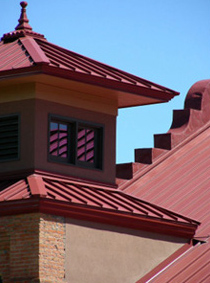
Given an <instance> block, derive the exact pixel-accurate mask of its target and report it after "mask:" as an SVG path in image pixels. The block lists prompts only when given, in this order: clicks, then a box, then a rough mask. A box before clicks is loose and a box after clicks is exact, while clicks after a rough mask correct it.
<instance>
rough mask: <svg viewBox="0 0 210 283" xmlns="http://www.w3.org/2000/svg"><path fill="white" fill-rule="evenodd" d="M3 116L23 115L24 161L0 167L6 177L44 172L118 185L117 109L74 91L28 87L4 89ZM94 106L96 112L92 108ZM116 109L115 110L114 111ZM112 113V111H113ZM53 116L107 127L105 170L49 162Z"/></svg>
mask: <svg viewBox="0 0 210 283" xmlns="http://www.w3.org/2000/svg"><path fill="white" fill-rule="evenodd" d="M0 93H1V96H0V103H1V107H0V115H8V114H14V113H16V114H20V118H21V121H20V159H19V160H15V161H11V160H10V161H5V162H1V163H0V178H4V177H5V173H8V175H9V174H12V175H14V172H15V174H20V172H23V171H26V170H28V171H30V172H32V171H33V170H35V169H36V170H44V171H47V172H51V173H55V174H63V175H67V176H70V177H79V178H82V179H87V180H94V181H99V182H105V183H108V184H115V177H116V174H115V163H116V160H115V159H116V115H117V106H116V105H115V104H114V105H112V104H113V103H111V102H110V103H111V104H108V101H107V100H108V99H107V98H106V101H104V99H105V98H104V94H103V95H102V96H99V97H95V96H93V95H90V94H89V93H88V94H85V93H78V92H76V91H73V90H64V89H62V88H57V87H52V86H47V85H42V84H35V83H27V84H20V85H11V86H7V87H4V88H0ZM85 105H86V108H85ZM91 105H92V108H91ZM111 105H112V107H111ZM110 109H112V111H110ZM49 114H54V115H59V116H63V117H69V118H74V119H78V120H83V121H87V122H90V123H98V124H101V125H102V126H103V127H104V139H103V140H104V142H103V148H104V150H103V166H102V169H93V168H91V169H90V168H82V167H78V166H75V165H72V164H71V165H70V164H64V163H56V162H49V161H48V119H49Z"/></svg>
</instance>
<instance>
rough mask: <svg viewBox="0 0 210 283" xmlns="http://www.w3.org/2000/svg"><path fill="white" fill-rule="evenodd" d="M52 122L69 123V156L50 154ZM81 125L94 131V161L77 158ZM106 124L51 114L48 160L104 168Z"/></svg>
mask: <svg viewBox="0 0 210 283" xmlns="http://www.w3.org/2000/svg"><path fill="white" fill-rule="evenodd" d="M51 123H58V124H62V123H63V124H66V125H67V156H66V157H60V156H53V155H52V154H50V146H51V141H50V127H51ZM79 127H82V128H87V129H91V130H93V131H94V148H93V150H94V154H93V156H94V157H93V162H88V161H81V160H78V158H77V152H78V144H77V143H78V129H79ZM103 136H104V125H102V124H98V123H92V122H87V121H83V120H78V119H74V118H68V117H62V116H58V115H52V114H50V115H49V122H48V160H49V161H51V162H57V163H63V164H69V165H73V166H78V167H84V168H92V169H100V170H102V169H103V144H104V140H103Z"/></svg>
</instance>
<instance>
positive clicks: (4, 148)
mask: <svg viewBox="0 0 210 283" xmlns="http://www.w3.org/2000/svg"><path fill="white" fill-rule="evenodd" d="M18 157H19V115H8V116H0V161H7V160H15V159H18Z"/></svg>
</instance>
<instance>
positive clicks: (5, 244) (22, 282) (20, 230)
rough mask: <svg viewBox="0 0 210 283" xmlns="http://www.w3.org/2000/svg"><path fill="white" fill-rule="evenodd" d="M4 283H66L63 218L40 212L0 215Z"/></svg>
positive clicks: (0, 262) (1, 261) (0, 256)
mask: <svg viewBox="0 0 210 283" xmlns="http://www.w3.org/2000/svg"><path fill="white" fill-rule="evenodd" d="M0 276H1V278H2V280H3V283H5V282H6V283H14V282H16V283H38V282H39V283H54V282H56V283H62V282H65V280H64V277H65V223H64V218H62V217H59V216H50V215H44V214H39V213H32V214H25V215H16V216H5V217H1V218H0Z"/></svg>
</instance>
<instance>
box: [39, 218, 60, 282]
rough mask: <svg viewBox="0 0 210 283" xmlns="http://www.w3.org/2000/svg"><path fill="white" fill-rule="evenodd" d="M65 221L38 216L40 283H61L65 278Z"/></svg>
mask: <svg viewBox="0 0 210 283" xmlns="http://www.w3.org/2000/svg"><path fill="white" fill-rule="evenodd" d="M65 234H66V233H65V221H64V218H63V217H60V216H52V215H45V214H41V215H40V238H39V274H40V282H42V283H54V282H56V283H62V282H64V278H65Z"/></svg>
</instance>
